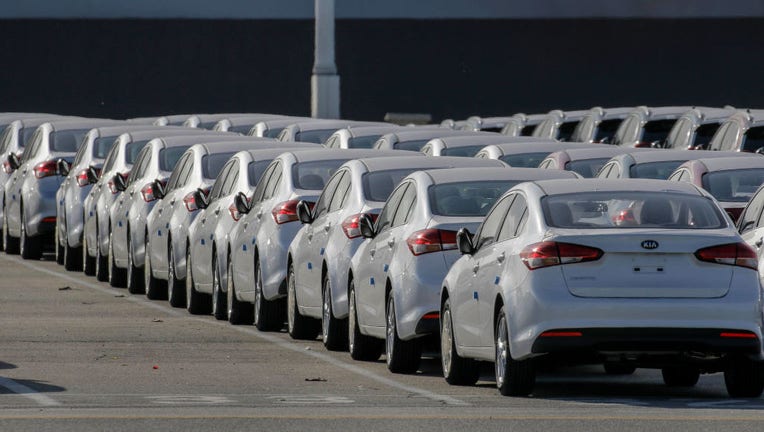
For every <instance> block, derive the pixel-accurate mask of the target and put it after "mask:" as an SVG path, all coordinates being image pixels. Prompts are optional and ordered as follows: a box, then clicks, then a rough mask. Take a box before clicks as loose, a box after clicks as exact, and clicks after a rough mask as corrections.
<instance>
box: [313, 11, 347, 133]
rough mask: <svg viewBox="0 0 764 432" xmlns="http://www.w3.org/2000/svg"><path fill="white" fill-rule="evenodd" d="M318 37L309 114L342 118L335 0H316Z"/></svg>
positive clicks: (317, 116)
mask: <svg viewBox="0 0 764 432" xmlns="http://www.w3.org/2000/svg"><path fill="white" fill-rule="evenodd" d="M315 8H316V36H315V37H316V41H315V52H314V62H313V75H312V76H311V78H310V91H311V98H310V115H311V116H312V117H315V118H331V119H336V118H340V76H339V75H338V74H337V65H336V64H335V63H334V0H315Z"/></svg>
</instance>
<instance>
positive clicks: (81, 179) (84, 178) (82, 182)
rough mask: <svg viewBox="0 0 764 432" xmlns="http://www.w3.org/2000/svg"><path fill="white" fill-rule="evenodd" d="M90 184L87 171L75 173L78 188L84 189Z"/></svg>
mask: <svg viewBox="0 0 764 432" xmlns="http://www.w3.org/2000/svg"><path fill="white" fill-rule="evenodd" d="M89 184H90V179H89V178H88V170H86V169H84V170H82V171H80V172H78V173H77V185H78V186H79V187H85V186H87V185H89Z"/></svg>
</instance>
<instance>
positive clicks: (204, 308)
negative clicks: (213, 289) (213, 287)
mask: <svg viewBox="0 0 764 432" xmlns="http://www.w3.org/2000/svg"><path fill="white" fill-rule="evenodd" d="M186 310H188V313H190V314H191V315H209V314H210V313H211V312H212V300H211V299H210V296H209V294H205V293H200V292H199V291H197V290H196V286H195V285H194V274H193V270H192V269H191V252H190V251H188V252H186Z"/></svg>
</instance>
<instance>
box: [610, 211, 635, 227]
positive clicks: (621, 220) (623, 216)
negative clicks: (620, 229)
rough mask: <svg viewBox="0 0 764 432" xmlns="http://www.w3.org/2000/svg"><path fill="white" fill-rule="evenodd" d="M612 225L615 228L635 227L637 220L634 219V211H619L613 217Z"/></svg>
mask: <svg viewBox="0 0 764 432" xmlns="http://www.w3.org/2000/svg"><path fill="white" fill-rule="evenodd" d="M613 224H614V225H615V226H625V225H626V226H631V225H636V224H637V220H636V219H635V218H634V211H632V209H630V208H627V209H623V210H621V211H619V212H618V214H616V215H615V216H613Z"/></svg>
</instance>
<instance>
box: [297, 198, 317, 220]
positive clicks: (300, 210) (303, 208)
mask: <svg viewBox="0 0 764 432" xmlns="http://www.w3.org/2000/svg"><path fill="white" fill-rule="evenodd" d="M297 218H298V219H300V222H301V223H303V224H310V223H313V214H312V212H311V209H310V206H309V205H308V203H307V202H305V201H302V200H301V201H300V202H299V203H297Z"/></svg>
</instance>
